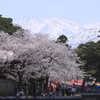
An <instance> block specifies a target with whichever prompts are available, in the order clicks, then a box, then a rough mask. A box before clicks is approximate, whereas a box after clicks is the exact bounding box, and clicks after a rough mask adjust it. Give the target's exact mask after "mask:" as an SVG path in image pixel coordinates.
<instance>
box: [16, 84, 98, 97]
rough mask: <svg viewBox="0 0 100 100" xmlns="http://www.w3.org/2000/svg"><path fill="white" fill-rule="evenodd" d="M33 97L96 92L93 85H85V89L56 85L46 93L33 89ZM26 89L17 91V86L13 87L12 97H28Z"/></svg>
mask: <svg viewBox="0 0 100 100" xmlns="http://www.w3.org/2000/svg"><path fill="white" fill-rule="evenodd" d="M32 91H33V94H32V95H33V96H34V97H36V96H45V97H52V96H53V97H55V96H73V95H75V94H79V93H94V92H96V86H95V84H94V85H93V86H90V85H87V86H86V87H82V86H76V85H72V86H68V85H58V86H57V87H56V88H55V90H51V89H47V90H46V91H43V92H42V91H39V90H38V89H36V87H35V86H34V87H33V90H32ZM28 95H29V94H28V89H26V88H25V87H22V89H21V90H18V88H17V86H16V85H15V87H14V96H16V97H19V96H28Z"/></svg>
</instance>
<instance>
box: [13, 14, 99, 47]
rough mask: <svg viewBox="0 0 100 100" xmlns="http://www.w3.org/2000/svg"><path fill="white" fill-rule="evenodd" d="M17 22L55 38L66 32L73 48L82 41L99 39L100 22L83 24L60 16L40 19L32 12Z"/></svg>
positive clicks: (35, 31) (32, 30) (26, 27)
mask: <svg viewBox="0 0 100 100" xmlns="http://www.w3.org/2000/svg"><path fill="white" fill-rule="evenodd" d="M15 23H16V24H18V25H20V26H21V27H22V28H25V29H28V30H30V32H31V34H34V33H39V32H40V33H42V34H49V35H50V37H51V38H53V39H57V38H58V37H59V36H60V35H61V34H64V35H66V36H67V37H68V44H69V45H71V46H72V47H73V48H74V47H76V46H78V45H79V44H80V43H86V42H88V41H97V40H98V39H99V38H98V37H97V35H99V32H98V31H99V30H100V23H98V24H89V25H84V26H82V25H79V24H77V23H75V22H72V21H68V20H63V19H59V18H52V19H43V20H40V19H39V18H37V17H36V16H34V15H32V14H28V15H26V16H24V17H23V18H22V19H20V20H19V21H17V22H15Z"/></svg>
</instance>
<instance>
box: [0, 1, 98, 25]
mask: <svg viewBox="0 0 100 100" xmlns="http://www.w3.org/2000/svg"><path fill="white" fill-rule="evenodd" d="M0 14H2V16H3V17H10V18H12V19H13V21H18V20H19V19H21V18H22V17H24V16H25V15H27V14H33V15H35V16H36V17H38V18H39V19H49V18H54V17H56V18H60V19H65V20H70V21H74V22H76V23H78V24H80V25H86V24H93V23H100V0H0Z"/></svg>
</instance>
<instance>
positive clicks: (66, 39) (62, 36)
mask: <svg viewBox="0 0 100 100" xmlns="http://www.w3.org/2000/svg"><path fill="white" fill-rule="evenodd" d="M67 41H68V38H67V37H66V36H65V35H63V34H62V35H60V36H59V37H58V38H57V42H59V43H66V42H67Z"/></svg>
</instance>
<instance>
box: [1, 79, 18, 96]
mask: <svg viewBox="0 0 100 100" xmlns="http://www.w3.org/2000/svg"><path fill="white" fill-rule="evenodd" d="M6 82H7V86H6ZM15 84H16V82H15V81H12V80H7V81H6V79H0V96H6V93H7V95H8V96H12V95H13V88H14V86H15ZM6 87H7V88H6Z"/></svg>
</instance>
